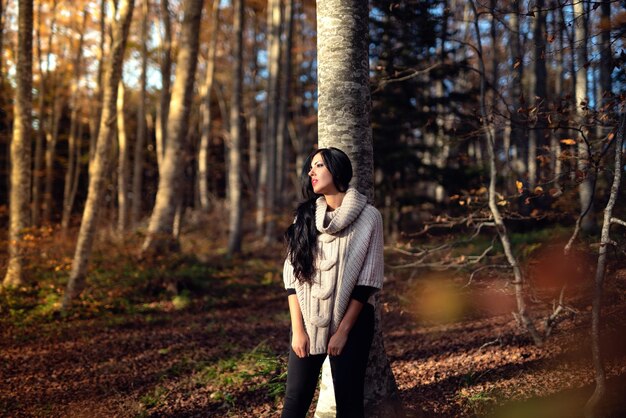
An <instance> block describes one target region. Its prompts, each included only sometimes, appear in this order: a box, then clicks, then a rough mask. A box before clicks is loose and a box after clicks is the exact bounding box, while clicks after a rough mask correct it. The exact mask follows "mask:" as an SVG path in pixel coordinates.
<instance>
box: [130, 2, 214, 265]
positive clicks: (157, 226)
mask: <svg viewBox="0 0 626 418" xmlns="http://www.w3.org/2000/svg"><path fill="white" fill-rule="evenodd" d="M201 17H202V0H185V2H184V18H183V23H182V28H181V39H180V48H179V50H178V56H177V57H176V79H175V81H174V87H173V88H172V98H171V102H170V111H169V117H168V118H169V119H168V121H167V137H166V140H165V154H164V156H163V161H162V165H161V167H160V168H159V186H158V190H157V195H156V202H155V205H154V210H153V211H152V216H151V217H150V224H149V226H148V235H147V237H146V240H145V241H144V244H143V247H142V251H143V252H146V251H155V252H157V253H158V252H160V251H161V250H162V249H163V248H166V247H167V246H169V245H170V244H172V243H174V244H176V240H175V238H174V237H173V232H174V217H175V215H176V207H177V205H178V203H179V202H180V201H181V199H182V195H181V192H182V190H181V176H182V175H183V168H184V165H185V163H184V161H183V154H184V152H186V148H187V147H186V142H187V131H188V129H189V115H190V111H191V102H192V99H193V87H194V82H195V74H196V66H197V63H198V45H199V34H200V21H201Z"/></svg>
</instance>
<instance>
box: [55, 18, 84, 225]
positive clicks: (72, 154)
mask: <svg viewBox="0 0 626 418" xmlns="http://www.w3.org/2000/svg"><path fill="white" fill-rule="evenodd" d="M86 23H87V10H84V11H83V23H82V27H81V31H80V37H79V39H78V45H77V49H76V57H75V58H74V74H73V79H72V86H71V91H70V96H71V97H70V108H71V116H70V134H69V138H68V162H67V170H66V172H65V184H64V188H63V211H62V215H61V228H62V230H63V232H66V231H67V228H68V227H69V224H70V218H71V216H72V208H73V207H74V196H75V194H74V193H72V190H73V185H74V183H75V181H76V180H75V177H76V176H78V173H79V170H78V166H79V165H80V158H79V157H78V154H79V153H80V148H79V142H80V140H79V138H78V135H79V131H80V128H79V126H80V124H81V121H80V116H81V108H80V104H79V102H80V88H79V87H80V86H79V85H80V78H81V74H82V57H83V39H84V33H85V25H86Z"/></svg>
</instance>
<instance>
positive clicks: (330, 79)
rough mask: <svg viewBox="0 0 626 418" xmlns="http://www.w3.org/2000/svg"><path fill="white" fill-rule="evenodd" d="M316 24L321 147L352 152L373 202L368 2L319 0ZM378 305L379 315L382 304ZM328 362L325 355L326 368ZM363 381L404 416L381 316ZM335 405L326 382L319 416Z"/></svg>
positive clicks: (370, 402) (373, 401) (370, 397)
mask: <svg viewBox="0 0 626 418" xmlns="http://www.w3.org/2000/svg"><path fill="white" fill-rule="evenodd" d="M317 28H318V32H317V42H318V43H317V56H318V106H319V107H318V118H319V119H318V129H319V136H318V143H319V147H320V148H323V147H329V146H334V147H337V148H340V149H342V150H343V151H344V152H346V154H348V156H349V157H350V160H351V161H352V165H353V170H354V177H353V180H352V182H351V183H352V184H353V185H354V186H355V187H356V188H357V189H358V190H359V191H360V192H361V193H363V194H365V195H366V196H367V197H368V200H369V201H370V202H372V200H373V196H374V183H373V170H374V167H373V164H374V163H373V145H372V130H371V127H370V124H369V122H370V120H369V112H370V107H371V103H370V87H369V61H368V39H367V32H368V4H367V2H345V1H342V0H318V2H317ZM376 306H377V307H376V310H377V312H376V318H378V319H379V318H380V304H379V303H376ZM328 367H329V363H328V361H326V362H325V365H324V368H325V369H326V371H325V372H326V373H328V371H327V370H328ZM323 373H324V372H323ZM365 382H366V383H365V403H366V406H367V411H368V414H370V413H374V411H376V413H377V414H383V416H385V415H387V416H400V414H401V412H400V411H399V410H398V402H397V400H398V393H397V387H396V383H395V379H394V377H393V374H392V373H391V368H390V366H389V360H388V358H387V355H386V354H385V351H384V344H383V339H382V332H381V330H380V320H377V321H376V325H375V333H374V341H373V343H372V349H371V350H370V361H369V364H368V368H367V376H366V380H365ZM377 404H378V407H375V405H377ZM381 406H382V407H381ZM333 409H334V393H333V388H332V385H330V384H325V385H323V387H322V389H321V391H320V396H319V400H318V404H317V410H316V416H318V417H322V416H328V415H327V414H332V413H333V412H332V411H333Z"/></svg>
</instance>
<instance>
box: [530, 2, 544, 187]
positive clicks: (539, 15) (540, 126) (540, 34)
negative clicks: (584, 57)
mask: <svg viewBox="0 0 626 418" xmlns="http://www.w3.org/2000/svg"><path fill="white" fill-rule="evenodd" d="M544 6H545V5H544V1H543V0H537V2H536V3H535V11H534V13H535V21H534V27H533V38H534V39H533V42H534V45H535V50H534V55H535V59H534V66H535V77H534V82H535V83H534V84H535V86H534V92H533V93H534V97H535V99H534V106H535V112H536V123H535V129H533V130H532V131H531V135H530V138H529V145H528V186H529V187H530V188H531V189H534V188H535V185H536V184H537V179H538V176H539V172H538V167H537V150H538V149H541V147H542V145H544V133H545V128H546V117H545V110H546V103H547V100H548V97H547V96H548V84H547V81H548V80H547V78H548V72H547V70H546V12H545V10H544Z"/></svg>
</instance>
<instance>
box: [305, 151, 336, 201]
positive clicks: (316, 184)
mask: <svg viewBox="0 0 626 418" xmlns="http://www.w3.org/2000/svg"><path fill="white" fill-rule="evenodd" d="M309 168H310V170H309V177H310V178H311V186H313V191H314V192H315V193H316V194H324V195H326V194H333V193H337V192H338V190H337V188H336V187H335V183H334V182H333V175H332V174H331V173H330V171H329V170H328V168H327V167H326V164H325V163H324V159H323V158H322V154H320V153H318V154H315V155H314V156H313V160H311V167H309Z"/></svg>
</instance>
